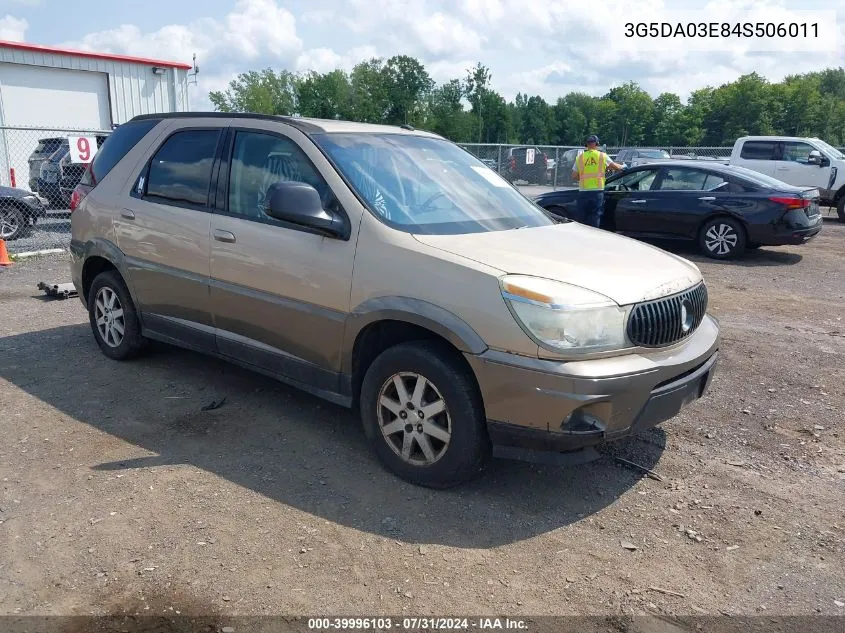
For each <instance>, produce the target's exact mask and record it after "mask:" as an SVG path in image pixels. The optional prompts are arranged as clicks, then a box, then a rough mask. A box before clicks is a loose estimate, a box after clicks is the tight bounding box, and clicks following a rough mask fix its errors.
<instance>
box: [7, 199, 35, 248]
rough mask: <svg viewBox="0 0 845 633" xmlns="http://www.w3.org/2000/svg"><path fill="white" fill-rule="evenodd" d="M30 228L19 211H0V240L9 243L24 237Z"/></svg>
mask: <svg viewBox="0 0 845 633" xmlns="http://www.w3.org/2000/svg"><path fill="white" fill-rule="evenodd" d="M31 228H32V227H30V225H29V222H28V221H27V219H26V217H24V214H23V213H21V211H20V209H15V208H14V207H7V208H5V209H0V239H2V240H6V241H9V242H11V241H12V240H16V239H19V238H21V237H24V236H25V235H26V234H27V233H28V232H29V230H30V229H31Z"/></svg>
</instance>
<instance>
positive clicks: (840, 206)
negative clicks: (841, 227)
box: [836, 195, 845, 222]
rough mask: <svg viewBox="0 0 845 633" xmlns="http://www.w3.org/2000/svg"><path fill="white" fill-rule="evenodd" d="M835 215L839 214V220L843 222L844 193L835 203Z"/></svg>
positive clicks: (844, 211) (844, 214) (844, 209)
mask: <svg viewBox="0 0 845 633" xmlns="http://www.w3.org/2000/svg"><path fill="white" fill-rule="evenodd" d="M836 215H838V216H839V221H840V222H845V195H843V196H842V197H841V198H839V204H837V205H836Z"/></svg>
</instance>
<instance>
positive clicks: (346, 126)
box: [131, 112, 442, 138]
mask: <svg viewBox="0 0 845 633" xmlns="http://www.w3.org/2000/svg"><path fill="white" fill-rule="evenodd" d="M209 118H211V119H262V120H270V121H278V122H279V123H285V124H287V125H290V126H293V127H295V128H297V129H299V130H301V131H302V132H305V133H308V134H321V133H326V134H332V133H338V132H358V133H360V134H408V135H415V136H427V137H429V138H442V137H441V136H439V135H437V134H434V133H432V132H427V131H425V130H417V129H414V128H412V127H410V126H399V125H383V124H379V123H358V122H356V121H338V120H336V119H315V118H310V117H293V116H282V115H273V114H257V113H252V112H159V113H154V114H139V115H138V116H136V117H134V118H133V119H131V120H132V121H141V120H145V119H209Z"/></svg>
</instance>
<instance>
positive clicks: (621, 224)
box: [604, 167, 658, 233]
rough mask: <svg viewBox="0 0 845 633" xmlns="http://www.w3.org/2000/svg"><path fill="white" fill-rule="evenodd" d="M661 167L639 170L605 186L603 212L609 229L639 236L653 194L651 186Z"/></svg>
mask: <svg viewBox="0 0 845 633" xmlns="http://www.w3.org/2000/svg"><path fill="white" fill-rule="evenodd" d="M657 172H658V168H657V167H653V168H648V169H638V170H637V171H632V172H630V173H627V174H625V175H624V176H621V177H620V178H616V179H614V180H613V182H612V183H609V184H608V185H607V186H606V187H605V194H604V209H605V221H606V222H607V223H608V226H610V227H612V228H613V229H614V230H616V231H618V232H620V233H640V232H642V231H643V227H644V226H646V224H644V222H645V220H646V218H647V214H648V213H649V209H650V207H651V204H652V201H653V198H654V194H653V193H652V192H651V187H652V185H653V184H654V180H655V178H656V177H657Z"/></svg>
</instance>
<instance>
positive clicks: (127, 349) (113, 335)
mask: <svg viewBox="0 0 845 633" xmlns="http://www.w3.org/2000/svg"><path fill="white" fill-rule="evenodd" d="M88 317H89V321H90V323H91V330H92V331H93V332H94V338H95V339H96V341H97V345H99V346H100V350H102V352H103V354H105V355H106V356H108V357H109V358H111V359H113V360H126V359H129V358H132V357H134V356H137V355H138V354H139V353H140V352H141V351H142V350H143V349H144V348H145V347H146V344H147V339H145V338H144V337H143V336H141V321H140V319H139V318H138V311H137V310H136V309H135V304H134V303H133V302H132V297H131V295H130V294H129V290H128V289H127V288H126V284H125V283H124V282H123V279H122V278H121V276H120V275H119V274H118V273H117V271H115V270H107V271H105V272H102V273H100V274H99V275H97V277H96V278H95V279H94V281H93V283H92V284H91V289H90V290H89V291H88Z"/></svg>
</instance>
